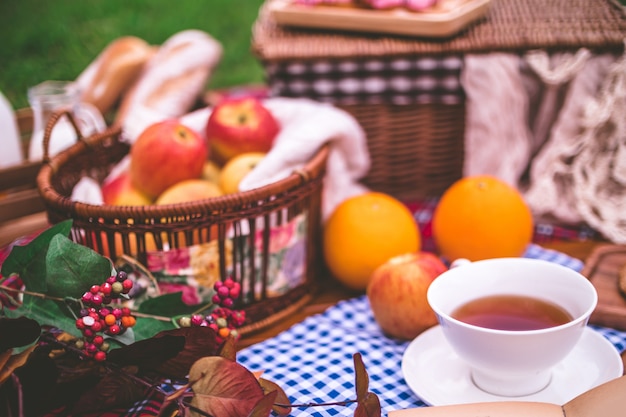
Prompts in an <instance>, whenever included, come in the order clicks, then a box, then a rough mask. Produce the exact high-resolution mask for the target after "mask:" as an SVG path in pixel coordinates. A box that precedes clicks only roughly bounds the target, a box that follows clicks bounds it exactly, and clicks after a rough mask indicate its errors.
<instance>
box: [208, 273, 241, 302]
mask: <svg viewBox="0 0 626 417" xmlns="http://www.w3.org/2000/svg"><path fill="white" fill-rule="evenodd" d="M213 289H214V290H215V294H214V295H213V300H212V301H213V303H214V304H217V305H219V306H221V307H224V308H233V306H234V305H235V301H236V300H237V299H238V298H239V295H240V294H241V284H239V283H238V282H235V281H233V279H232V278H226V279H225V280H224V282H222V281H217V282H216V283H215V284H213Z"/></svg>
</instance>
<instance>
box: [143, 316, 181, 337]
mask: <svg viewBox="0 0 626 417" xmlns="http://www.w3.org/2000/svg"><path fill="white" fill-rule="evenodd" d="M175 328H176V326H174V324H173V323H172V322H171V321H162V320H157V319H153V318H148V317H138V318H137V324H135V326H133V333H134V334H135V340H144V339H149V338H151V337H153V336H154V335H156V334H157V333H159V332H162V331H164V330H172V329H175Z"/></svg>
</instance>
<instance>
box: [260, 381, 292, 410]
mask: <svg viewBox="0 0 626 417" xmlns="http://www.w3.org/2000/svg"><path fill="white" fill-rule="evenodd" d="M258 381H259V384H260V385H261V388H262V389H263V392H264V393H266V394H269V393H271V392H275V393H276V400H275V401H274V405H273V406H272V409H273V410H274V412H275V413H276V414H278V415H279V416H288V415H289V413H291V407H286V406H285V405H286V404H291V402H290V401H289V397H288V396H287V394H286V393H285V391H284V390H283V389H282V388H281V387H280V386H279V385H278V384H276V383H275V382H273V381H269V380H267V379H264V378H258ZM279 404H280V405H279Z"/></svg>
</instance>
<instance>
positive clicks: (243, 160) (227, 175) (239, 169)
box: [218, 152, 266, 194]
mask: <svg viewBox="0 0 626 417" xmlns="http://www.w3.org/2000/svg"><path fill="white" fill-rule="evenodd" d="M265 155H266V154H265V153H264V152H246V153H242V154H240V155H237V156H235V157H233V158H231V159H230V160H228V162H227V163H226V165H224V167H223V168H222V170H221V171H220V174H219V179H218V184H219V186H220V188H221V190H222V191H223V192H224V194H232V193H236V192H239V183H240V182H241V180H243V179H244V177H245V176H246V175H248V173H250V171H252V170H253V169H254V167H256V165H257V164H258V163H259V161H261V160H262V159H263V158H264V157H265Z"/></svg>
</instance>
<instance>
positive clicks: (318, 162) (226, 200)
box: [37, 125, 329, 220]
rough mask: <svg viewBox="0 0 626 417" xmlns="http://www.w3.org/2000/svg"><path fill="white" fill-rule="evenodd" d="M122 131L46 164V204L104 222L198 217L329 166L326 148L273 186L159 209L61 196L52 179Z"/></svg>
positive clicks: (112, 130) (84, 141)
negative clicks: (61, 169) (140, 218)
mask: <svg viewBox="0 0 626 417" xmlns="http://www.w3.org/2000/svg"><path fill="white" fill-rule="evenodd" d="M120 134H121V127H119V126H115V125H114V126H111V127H109V128H107V129H105V130H104V131H102V132H99V133H96V134H94V135H92V136H90V137H88V138H79V141H77V142H76V143H75V144H74V145H72V146H70V147H69V148H67V149H65V150H64V151H61V152H60V153H58V154H57V155H55V156H53V157H52V158H49V159H48V160H45V161H43V163H42V166H41V168H40V170H39V173H38V175H37V188H38V190H39V193H40V195H41V197H42V199H43V200H44V203H45V204H46V205H47V206H49V207H53V208H55V209H62V210H63V211H70V212H71V213H72V214H78V215H80V216H89V217H95V218H100V219H102V220H115V219H119V218H120V217H130V218H137V217H142V218H146V217H151V218H161V217H168V216H169V217H171V216H185V215H190V214H193V215H196V214H200V213H204V214H206V213H209V212H215V211H220V210H224V209H230V208H233V207H239V206H242V205H246V204H255V203H258V202H259V201H260V200H265V199H268V198H271V197H272V196H273V195H276V194H278V193H282V192H286V191H289V190H292V189H293V188H295V187H298V186H301V185H302V184H305V183H307V182H310V181H312V180H314V179H317V178H318V177H320V176H321V175H323V174H324V172H325V164H326V160H327V158H328V153H329V145H328V144H325V145H323V146H322V147H321V148H320V149H318V151H317V152H316V153H315V154H314V155H313V157H312V158H311V159H310V160H309V161H308V162H307V163H306V164H305V165H304V166H303V167H302V168H300V169H295V170H294V171H293V172H292V173H291V174H289V175H288V176H287V177H285V178H283V179H280V180H278V181H276V182H273V183H271V184H267V185H264V186H261V187H258V188H254V189H251V190H248V191H242V192H238V193H233V194H226V195H223V196H218V197H211V198H207V199H202V200H196V201H191V202H184V203H177V204H165V205H161V206H157V205H154V204H151V205H144V206H114V205H109V204H102V205H98V204H90V203H84V202H80V201H74V200H72V199H71V197H70V196H63V195H61V194H60V193H59V192H58V191H57V190H56V189H55V188H54V187H53V186H52V184H51V179H52V178H53V176H54V175H55V174H56V173H57V171H58V170H59V169H60V168H62V167H63V166H64V165H66V164H67V163H69V162H71V160H72V158H74V157H78V156H80V155H82V154H83V153H85V152H86V151H88V148H89V147H91V146H93V145H95V144H98V143H100V142H103V141H107V140H110V138H111V137H112V136H113V135H120Z"/></svg>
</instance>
